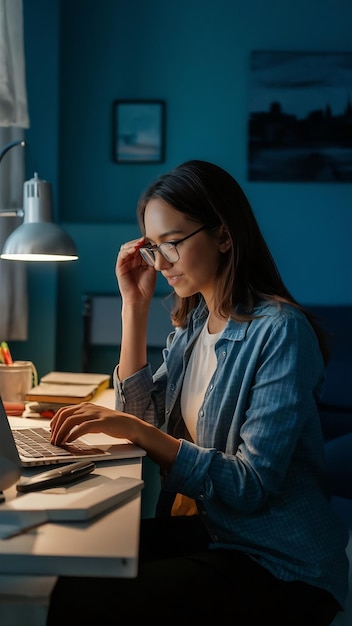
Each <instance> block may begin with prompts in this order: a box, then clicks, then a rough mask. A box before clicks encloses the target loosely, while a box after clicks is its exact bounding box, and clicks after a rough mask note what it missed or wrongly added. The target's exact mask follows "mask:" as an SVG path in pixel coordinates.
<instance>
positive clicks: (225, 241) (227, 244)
mask: <svg viewBox="0 0 352 626" xmlns="http://www.w3.org/2000/svg"><path fill="white" fill-rule="evenodd" d="M218 242H219V250H220V252H227V251H228V250H230V248H231V237H230V235H229V232H228V230H227V228H226V226H224V225H223V224H221V226H220V227H219V231H218Z"/></svg>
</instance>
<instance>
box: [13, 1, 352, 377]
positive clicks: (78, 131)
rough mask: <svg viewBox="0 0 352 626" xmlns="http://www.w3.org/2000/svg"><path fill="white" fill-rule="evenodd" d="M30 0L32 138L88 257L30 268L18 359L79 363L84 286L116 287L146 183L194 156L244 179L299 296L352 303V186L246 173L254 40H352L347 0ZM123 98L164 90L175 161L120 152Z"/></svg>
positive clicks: (332, 43)
mask: <svg viewBox="0 0 352 626" xmlns="http://www.w3.org/2000/svg"><path fill="white" fill-rule="evenodd" d="M23 3H24V25H25V46H26V62H27V88H28V100H29V114H30V119H31V127H30V129H29V130H28V132H27V139H28V142H29V144H30V146H31V149H32V151H33V152H34V153H35V155H36V158H37V161H38V169H39V175H40V176H41V177H42V178H46V179H47V180H50V181H51V182H52V183H53V187H54V199H55V211H56V216H57V219H59V220H60V222H61V223H62V225H63V226H64V227H65V228H66V229H67V230H68V231H69V232H70V233H71V234H72V235H73V236H74V238H75V240H76V243H77V245H78V249H79V253H80V259H79V261H77V262H75V263H72V264H69V265H65V267H63V266H60V268H58V269H56V268H54V267H52V266H50V267H43V266H41V267H39V266H38V265H35V266H30V267H29V290H30V328H29V340H28V342H24V343H20V342H18V343H16V344H15V345H14V346H13V348H12V349H13V352H14V355H15V358H30V359H32V360H33V361H35V362H36V364H37V367H38V370H39V374H40V375H42V374H44V373H45V372H46V371H48V370H50V369H53V368H54V367H59V368H60V369H79V368H80V363H81V347H82V324H81V296H82V294H83V293H84V292H85V291H115V290H116V280H115V275H114V265H115V258H116V254H117V250H118V248H119V246H120V244H121V243H122V242H123V241H124V240H125V239H126V238H129V237H134V236H136V235H137V234H138V229H137V227H136V224H135V205H136V201H137V198H138V196H139V194H140V192H141V191H142V190H143V189H144V187H145V186H146V185H147V184H148V183H149V182H150V181H151V180H152V179H154V178H155V177H156V176H157V175H158V174H159V173H160V172H163V171H166V170H168V169H170V168H171V167H173V166H174V165H176V164H178V163H180V162H182V161H183V160H186V159H189V158H204V159H208V160H212V161H215V162H217V163H218V164H219V165H222V166H223V167H225V168H226V169H228V170H229V171H230V172H231V173H232V174H233V175H234V176H235V177H236V178H237V180H238V181H239V183H240V184H241V185H242V186H243V188H244V190H245V191H246V193H247V195H248V197H249V199H250V201H251V203H252V206H253V208H254V212H255V214H256V216H257V219H258V221H259V224H260V226H261V228H262V230H263V233H264V235H265V237H266V239H267V242H268V244H269V246H270V248H271V250H272V252H273V255H274V257H275V259H276V262H277V264H278V266H279V269H280V271H281V273H282V275H283V277H284V279H285V281H286V283H287V286H288V288H289V289H290V290H291V292H292V293H293V294H294V296H295V297H296V298H297V299H299V300H301V301H302V302H304V303H307V304H339V303H341V304H351V302H352V289H351V285H352V258H351V257H352V246H351V244H350V241H351V235H352V185H351V184H349V183H264V182H263V183H259V182H249V181H248V180H247V177H246V171H247V100H248V80H249V58H250V52H251V51H253V50H291V51H295V50H297V51H298V50H303V51H318V52H320V51H324V52H326V51H327V52H328V51H343V52H344V51H349V50H350V49H351V44H350V42H351V23H352V4H351V2H350V0H339V1H338V2H335V0H296V1H295V2H285V1H283V0H246V2H244V1H242V0H241V1H240V0H174V1H173V2H171V0H170V1H167V2H165V0H129V1H128V2H127V1H126V0H101V1H100V2H96V0H50V2H46V0H23ZM351 91H352V86H351ZM350 95H351V94H350ZM119 98H137V99H154V98H157V99H158V98H160V99H163V100H165V102H166V114H167V123H166V159H165V162H164V163H162V164H147V165H121V164H116V163H115V162H113V160H112V157H111V153H112V145H111V144H112V103H113V101H114V100H115V99H119ZM29 168H30V165H29ZM32 173H33V172H32V171H28V176H31V175H32ZM165 288H166V286H165ZM159 289H160V290H161V291H162V290H163V285H162V284H160V286H159Z"/></svg>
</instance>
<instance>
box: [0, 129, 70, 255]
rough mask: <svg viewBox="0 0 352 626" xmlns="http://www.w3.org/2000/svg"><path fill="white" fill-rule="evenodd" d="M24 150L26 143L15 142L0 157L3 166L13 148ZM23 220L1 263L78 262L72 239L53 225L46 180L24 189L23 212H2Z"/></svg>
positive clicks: (36, 180)
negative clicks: (8, 152)
mask: <svg viewBox="0 0 352 626" xmlns="http://www.w3.org/2000/svg"><path fill="white" fill-rule="evenodd" d="M17 145H20V146H22V147H24V146H25V145H26V143H25V141H13V142H12V143H10V144H7V145H6V146H5V147H4V148H3V150H2V152H1V153H0V163H1V160H2V158H3V157H4V155H5V154H6V152H7V151H8V150H10V149H11V148H13V147H14V146H17ZM16 215H17V216H20V217H24V220H23V224H21V226H18V228H16V229H15V230H14V231H13V232H12V233H11V235H10V236H9V237H8V238H7V239H6V241H5V244H4V247H3V250H2V253H1V255H0V258H1V259H8V260H11V261H75V260H76V259H78V255H77V249H76V246H75V244H74V242H73V240H72V239H71V237H70V236H69V235H68V234H67V233H66V232H65V231H64V230H63V229H62V228H60V227H59V226H58V225H57V224H54V222H53V210H52V187H51V184H50V183H48V182H47V181H46V180H42V179H40V178H39V177H38V174H37V172H35V173H34V177H33V178H31V179H30V180H27V181H25V183H24V186H23V209H10V210H6V209H5V210H0V217H10V216H16Z"/></svg>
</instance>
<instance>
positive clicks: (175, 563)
mask: <svg viewBox="0 0 352 626" xmlns="http://www.w3.org/2000/svg"><path fill="white" fill-rule="evenodd" d="M138 219H139V223H140V228H141V232H142V233H143V236H142V237H141V238H140V239H136V240H134V241H130V242H128V243H125V244H124V245H123V246H122V247H121V249H120V252H119V254H118V257H117V263H116V276H117V280H118V284H119V289H120V292H121V296H122V299H123V307H122V330H123V333H122V343H121V352H120V361H119V364H118V366H117V367H116V370H115V372H114V386H115V390H116V411H112V410H109V409H106V408H103V407H96V406H95V405H91V404H83V405H79V406H74V407H66V408H62V409H60V410H59V411H58V413H57V414H56V416H54V418H53V420H52V442H53V443H55V444H59V445H60V444H62V443H64V442H70V441H73V440H74V439H75V438H76V437H79V436H80V435H83V434H85V433H88V432H105V433H107V434H109V435H113V436H116V437H125V438H128V439H130V440H131V441H133V442H134V443H136V444H138V445H139V446H141V447H143V448H144V449H145V450H146V451H147V454H148V455H149V456H150V457H151V458H152V459H154V461H156V462H157V463H158V464H159V465H160V468H161V473H162V489H161V494H160V499H159V503H158V510H157V515H156V517H155V518H153V519H145V520H142V525H141V538H140V565H139V573H138V577H137V578H136V579H133V580H123V579H119V580H108V579H105V580H103V581H102V580H99V579H96V580H91V579H74V578H61V579H59V582H58V584H57V586H56V588H55V590H54V593H53V597H52V601H51V606H50V610H49V616H48V625H50V626H51V625H52V624H56V623H59V621H61V620H62V619H63V615H65V622H66V624H67V623H71V621H69V622H67V619H69V620H70V619H72V623H73V620H74V618H71V617H70V616H71V615H73V616H74V615H76V612H79V613H80V615H81V619H82V623H85V624H99V626H102V625H103V624H107V623H109V624H115V623H118V622H120V621H121V620H123V618H126V619H131V615H132V614H133V617H134V618H135V619H138V617H140V618H150V619H151V620H152V621H153V623H154V624H164V623H165V621H167V622H169V623H170V622H171V623H176V622H177V623H178V622H179V621H180V620H183V621H184V622H185V623H187V624H188V623H190V624H191V623H192V622H196V623H198V622H200V621H201V620H203V619H207V620H209V619H212V618H213V619H217V620H226V622H225V621H224V622H223V623H233V624H241V625H242V624H257V623H259V620H260V622H262V621H265V620H268V622H269V623H270V624H271V625H272V626H273V625H277V626H279V625H280V626H282V625H285V626H290V625H292V626H293V625H294V626H297V624H300V626H305V625H306V626H312V625H313V624H314V626H325V625H328V624H330V623H331V621H332V620H333V618H334V616H335V614H336V612H337V611H338V610H339V609H340V608H341V607H342V606H343V603H344V600H345V596H346V593H347V570H348V563H347V558H346V555H345V546H346V544H347V531H346V530H345V529H344V528H343V527H342V526H341V525H340V522H339V521H338V520H337V519H336V517H335V516H334V514H333V512H332V510H331V508H330V505H329V495H328V493H327V489H326V483H325V475H324V461H323V440H322V434H321V428H320V423H319V415H318V410H317V399H318V398H319V396H320V394H321V392H322V389H323V384H324V360H325V359H326V358H327V353H326V348H325V344H324V340H323V337H322V335H321V333H320V331H319V329H318V328H317V327H316V326H315V324H314V321H313V320H312V319H311V318H310V317H309V315H308V313H306V312H305V311H304V310H303V308H302V307H301V306H299V305H298V304H297V303H296V302H295V301H294V299H293V298H292V296H291V295H290V293H289V292H288V290H287V289H286V287H285V285H284V284H283V282H282V279H281V278H280V275H279V273H278V270H277V268H276V266H275V263H274V261H273V259H272V257H271V254H270V252H269V250H268V248H267V246H266V243H265V241H264V239H263V236H262V234H261V232H260V230H259V227H258V225H257V223H256V220H255V218H254V215H253V213H252V210H251V208H250V205H249V203H248V200H247V198H246V197H245V195H244V193H243V191H242V190H241V188H240V187H239V185H238V184H237V183H236V181H235V180H234V179H233V178H232V176H230V175H229V174H228V173H227V172H225V171H224V170H223V169H221V168H219V167H218V166H216V165H213V164H211V163H208V162H204V161H190V162H186V163H184V164H182V165H180V166H179V167H177V168H175V169H174V170H173V171H171V172H169V173H167V174H165V175H163V176H161V177H160V178H159V179H158V180H157V181H156V182H155V183H154V184H152V185H151V186H150V188H149V189H148V190H147V191H146V192H145V194H144V195H143V197H142V198H141V200H140V202H139V205H138ZM158 271H160V272H161V273H162V275H163V276H164V277H165V279H166V280H167V282H168V283H169V285H170V286H171V287H172V288H173V290H174V294H175V302H174V306H173V310H172V321H173V324H174V326H175V331H174V332H173V333H171V335H170V336H169V337H168V338H167V345H166V348H165V350H164V352H163V363H162V365H161V366H160V368H159V369H158V370H157V371H156V372H155V374H154V376H152V372H151V369H150V366H149V365H148V363H147V352H146V329H147V319H148V310H149V304H150V301H151V298H152V296H153V293H154V289H155V285H156V277H157V272H158ZM73 429H74V430H73ZM83 599H84V600H83ZM165 604H166V605H167V606H168V609H169V612H168V611H167V609H165ZM82 611H84V612H83V614H82ZM131 611H132V612H131ZM114 615H115V616H116V618H115V617H111V616H114ZM109 620H110V621H109ZM229 620H231V622H230V621H229ZM220 623H221V621H220Z"/></svg>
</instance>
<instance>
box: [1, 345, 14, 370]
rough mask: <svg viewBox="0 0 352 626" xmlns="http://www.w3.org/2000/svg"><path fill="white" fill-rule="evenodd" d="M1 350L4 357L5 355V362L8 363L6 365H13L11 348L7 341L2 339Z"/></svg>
mask: <svg viewBox="0 0 352 626" xmlns="http://www.w3.org/2000/svg"><path fill="white" fill-rule="evenodd" d="M1 352H2V357H3V359H4V362H5V363H6V365H12V363H13V360H12V356H11V352H10V349H9V347H8V345H7V343H6V341H2V342H1Z"/></svg>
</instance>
